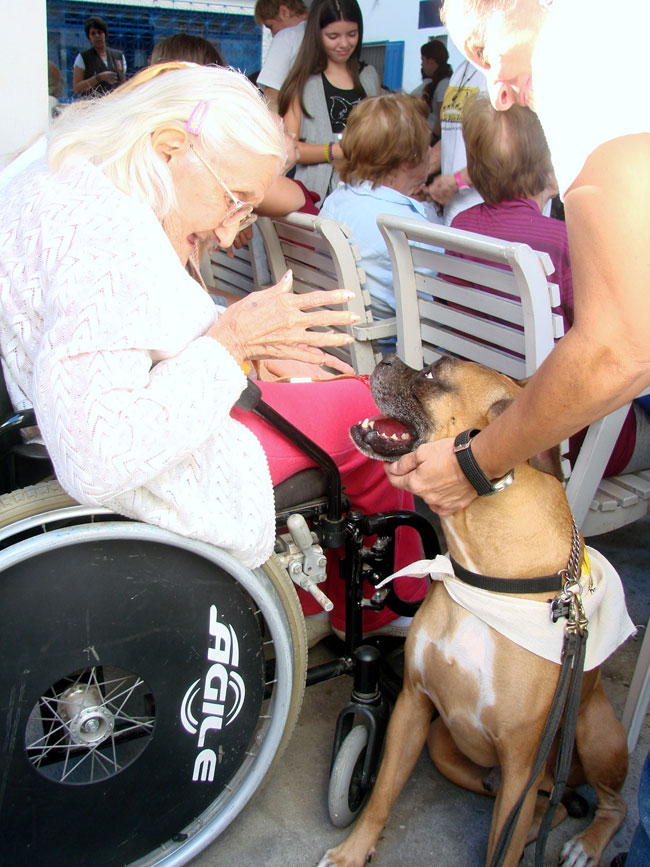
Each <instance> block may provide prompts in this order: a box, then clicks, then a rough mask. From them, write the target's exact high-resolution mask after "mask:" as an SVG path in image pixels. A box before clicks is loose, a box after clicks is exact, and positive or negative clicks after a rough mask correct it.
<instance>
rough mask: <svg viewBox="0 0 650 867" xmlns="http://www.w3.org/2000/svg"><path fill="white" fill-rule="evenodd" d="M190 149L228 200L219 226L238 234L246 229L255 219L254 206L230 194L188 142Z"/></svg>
mask: <svg viewBox="0 0 650 867" xmlns="http://www.w3.org/2000/svg"><path fill="white" fill-rule="evenodd" d="M190 148H191V149H192V150H193V151H194V153H195V154H196V156H197V157H198V158H199V159H200V160H201V162H202V163H203V165H204V166H205V167H206V169H207V170H208V171H209V172H210V174H211V175H212V176H213V177H215V178H216V179H217V181H218V182H219V185H220V186H221V187H222V189H223V191H224V192H225V194H226V196H227V197H228V198H229V199H230V201H231V204H230V205H229V206H228V208H227V209H226V213H225V214H224V215H223V217H222V219H221V225H222V226H227V225H230V226H231V227H235V226H236V228H237V230H238V231H239V232H241V230H242V229H246V228H248V226H252V225H253V223H254V222H255V220H256V219H257V214H253V213H252V211H253V208H254V207H255V206H254V205H251V204H250V202H242V200H241V199H240V198H238V197H237V196H236V195H235V194H234V193H232V192H231V191H230V190H229V189H228V187H227V186H226V184H225V183H224V182H223V181H222V180H221V178H220V177H219V175H218V174H217V173H216V172H215V170H214V169H213V168H212V166H211V165H210V163H209V162H208V161H207V160H205V159H204V158H203V157H202V156H201V154H200V153H199V152H198V151H197V150H196V148H195V147H194V145H193V144H192V143H191V142H190Z"/></svg>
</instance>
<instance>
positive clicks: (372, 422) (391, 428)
mask: <svg viewBox="0 0 650 867" xmlns="http://www.w3.org/2000/svg"><path fill="white" fill-rule="evenodd" d="M366 421H367V422H368V427H371V428H372V429H373V430H374V431H375V432H376V433H378V434H380V436H384V437H388V438H389V439H390V438H392V437H393V436H396V437H397V439H402V434H407V436H408V438H409V439H410V438H411V434H410V432H409V430H408V428H407V427H405V426H404V425H403V424H402V423H401V422H400V421H397V419H395V418H390V416H387V415H372V416H370V418H368V419H366ZM364 424H365V423H364Z"/></svg>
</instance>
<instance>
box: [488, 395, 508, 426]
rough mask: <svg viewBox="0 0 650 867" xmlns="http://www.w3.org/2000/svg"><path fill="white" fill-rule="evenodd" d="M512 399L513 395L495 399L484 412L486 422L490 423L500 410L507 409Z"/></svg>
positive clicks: (499, 413) (498, 414)
mask: <svg viewBox="0 0 650 867" xmlns="http://www.w3.org/2000/svg"><path fill="white" fill-rule="evenodd" d="M513 401H514V397H502V398H501V400H495V401H494V403H493V404H492V406H490V407H488V411H487V412H486V417H487V420H488V422H490V423H492V422H493V421H494V419H495V418H498V417H499V416H500V415H501V413H502V412H505V411H506V410H507V409H508V407H509V406H510V404H511V403H512V402H513Z"/></svg>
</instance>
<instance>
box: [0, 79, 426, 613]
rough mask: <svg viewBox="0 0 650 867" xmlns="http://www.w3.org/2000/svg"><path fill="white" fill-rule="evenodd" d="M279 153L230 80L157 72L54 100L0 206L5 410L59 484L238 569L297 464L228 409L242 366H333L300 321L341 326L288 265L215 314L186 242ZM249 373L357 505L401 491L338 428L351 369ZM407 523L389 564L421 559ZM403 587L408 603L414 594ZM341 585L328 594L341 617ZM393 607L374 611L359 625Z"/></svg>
mask: <svg viewBox="0 0 650 867" xmlns="http://www.w3.org/2000/svg"><path fill="white" fill-rule="evenodd" d="M284 160H285V145H284V138H283V134H282V132H281V129H280V126H279V125H278V122H277V120H276V119H275V118H274V117H273V115H272V114H271V113H270V112H269V111H268V109H267V108H266V106H265V104H264V102H263V101H262V99H261V98H260V96H259V94H258V93H257V91H256V89H255V88H254V87H253V85H251V84H250V83H249V82H248V81H247V80H246V78H245V77H244V76H243V75H241V74H239V73H237V72H234V71H232V70H227V69H222V68H214V67H200V66H194V65H191V64H170V65H167V66H164V65H163V66H159V67H153V68H150V69H147V70H145V71H143V72H142V73H141V74H140V75H139V76H136V78H134V79H132V80H131V81H130V82H128V83H127V84H125V85H123V86H122V87H121V88H118V89H117V90H116V91H115V92H114V93H112V94H109V95H108V96H105V97H102V99H97V100H93V101H86V102H80V103H77V104H75V105H72V106H70V107H69V108H67V109H66V110H65V111H64V112H63V114H62V115H61V117H60V118H59V119H58V120H57V122H56V123H55V125H54V126H53V129H52V131H51V135H50V141H49V146H48V155H47V162H46V161H39V162H36V163H34V164H33V165H32V166H30V167H29V168H28V169H27V170H25V171H24V172H22V173H21V174H19V175H18V176H17V177H16V178H15V179H14V180H13V182H12V184H11V185H10V186H9V187H8V188H7V190H5V195H4V201H3V203H2V206H1V207H0V214H1V219H2V226H3V230H2V234H1V235H0V292H1V297H2V311H1V313H0V351H1V354H2V361H3V363H4V368H5V372H6V378H7V386H8V389H9V393H10V396H11V399H12V401H13V403H14V406H17V407H25V406H28V405H31V406H33V407H34V408H35V411H36V415H37V418H38V423H39V428H40V431H41V435H42V437H43V439H44V442H45V444H46V446H47V449H48V452H49V454H50V456H51V458H52V461H53V464H54V468H55V471H56V474H57V477H58V479H59V481H60V482H61V484H62V486H63V487H64V488H65V490H66V491H67V492H68V493H69V494H70V495H71V496H73V497H74V498H75V499H77V500H79V501H81V502H84V503H89V504H92V505H100V506H106V507H108V508H110V509H112V510H114V511H116V512H119V513H122V514H124V515H127V516H129V517H132V518H136V519H139V520H143V521H147V522H150V523H154V524H157V525H159V526H162V527H165V528H168V529H171V530H174V531H176V532H178V533H181V534H184V535H187V536H190V537H193V538H198V539H202V540H205V541H207V542H210V543H213V544H216V545H219V546H222V547H223V548H225V549H227V550H229V551H230V552H232V553H233V554H235V555H236V556H237V557H239V558H240V559H241V560H242V562H243V563H245V564H246V565H248V566H251V567H254V566H257V565H259V564H261V563H262V562H264V560H266V559H267V558H268V556H269V555H270V554H271V552H272V550H273V542H274V535H275V534H274V529H275V526H274V506H273V485H275V484H278V483H279V482H281V481H283V480H284V479H285V478H287V477H288V476H290V475H292V474H293V473H295V472H297V471H298V470H300V469H303V468H304V467H305V466H308V465H309V463H310V462H309V460H308V459H307V458H306V457H305V456H304V455H303V454H302V453H301V452H300V451H299V450H298V449H297V448H295V447H294V446H293V445H292V444H291V443H287V442H286V441H285V440H284V438H283V437H281V436H280V435H279V434H277V433H276V432H275V431H274V430H273V429H271V427H270V426H269V425H267V424H266V423H265V422H264V421H263V420H261V419H260V418H258V417H257V416H254V415H253V414H250V413H244V412H241V411H239V410H237V409H236V408H234V404H235V402H236V401H237V399H238V398H239V396H240V394H241V392H242V390H243V389H244V387H245V385H246V381H247V379H246V373H247V372H248V370H249V368H250V363H251V362H255V361H257V360H258V359H273V360H274V361H275V363H280V364H281V362H278V361H277V360H279V359H288V360H289V363H290V364H291V363H293V364H295V363H299V364H301V365H302V366H303V367H304V366H305V365H309V369H313V370H314V371H315V370H317V369H319V370H320V368H319V367H318V366H319V365H321V364H322V363H323V362H325V361H328V363H331V364H335V362H333V361H332V359H331V356H329V355H327V354H326V353H325V352H324V351H323V350H322V349H320V348H319V347H321V346H325V347H328V346H334V345H340V344H343V343H345V342H348V341H349V339H350V338H348V337H347V335H345V334H344V333H339V332H335V331H324V332H323V331H318V332H316V331H313V330H311V329H312V328H313V327H314V326H333V325H345V324H347V323H350V322H352V321H353V319H354V317H353V316H352V314H350V313H348V312H343V311H335V312H332V311H328V310H314V309H312V308H318V306H319V305H321V304H323V302H324V301H325V298H324V295H325V293H323V292H313V293H309V294H306V295H294V294H293V293H291V291H290V290H291V275H290V274H287V275H285V277H284V278H283V279H282V280H281V281H280V283H279V284H277V286H274V287H271V288H270V289H267V290H264V291H260V292H256V293H253V294H252V295H250V296H248V297H247V298H245V299H243V300H241V301H240V302H238V303H236V304H234V305H232V306H230V307H228V308H227V309H226V310H224V311H221V310H220V309H219V308H217V307H216V306H215V304H214V303H213V302H212V300H211V298H210V296H209V295H208V294H207V292H206V291H205V287H204V286H203V285H202V284H201V282H200V277H199V276H198V272H197V270H196V269H195V267H193V262H194V261H195V254H196V248H197V244H198V243H199V242H201V241H208V240H209V241H213V240H215V239H216V241H217V242H218V243H219V244H220V245H221V246H223V247H229V246H230V245H231V244H232V242H233V239H234V237H235V235H236V234H237V232H238V231H240V230H241V228H242V226H243V225H244V224H245V223H246V222H247V221H248V220H249V219H250V217H251V212H252V210H253V208H254V207H255V205H257V204H258V203H259V202H260V201H261V200H262V197H263V196H264V192H265V190H266V188H267V187H268V186H269V184H270V183H271V181H272V180H273V179H274V178H275V177H276V175H277V174H278V172H279V171H280V169H281V167H282V164H283V162H284ZM188 272H190V273H188ZM193 277H194V279H193ZM348 297H349V294H348V292H347V291H346V290H344V289H341V290H336V291H334V292H330V293H327V302H328V303H329V304H331V303H337V302H343V301H345V300H346V299H347V298H348ZM285 363H286V362H285ZM287 369H289V368H287ZM320 372H321V375H322V370H321V371H320ZM261 385H262V388H263V396H264V399H265V400H266V401H267V402H268V403H269V404H271V405H272V406H274V408H275V409H276V410H278V411H279V412H281V413H282V414H283V415H284V416H285V417H287V418H289V420H291V421H293V422H294V424H296V425H297V426H298V427H300V428H301V429H302V430H304V431H305V433H306V434H307V435H308V436H311V437H312V439H315V440H316V441H317V442H319V443H320V444H321V446H323V447H324V448H325V449H326V450H327V451H328V452H329V453H330V454H331V455H332V456H333V457H334V458H335V460H336V461H337V464H338V465H339V468H340V470H341V474H342V477H343V482H344V484H345V485H346V488H347V492H348V494H349V496H350V498H351V500H352V502H353V503H354V504H355V506H356V507H357V508H359V509H361V510H363V511H370V510H372V511H379V510H386V509H400V508H404V507H408V506H409V505H410V504H411V502H412V501H411V498H410V495H408V494H403V493H402V492H398V491H395V490H394V489H392V488H391V486H390V485H389V484H388V483H387V481H386V479H385V476H384V473H383V470H382V469H381V466H380V465H379V464H375V463H373V462H372V461H367V460H366V459H364V458H363V457H362V456H361V455H360V454H359V453H358V452H357V450H356V449H355V448H354V447H353V446H352V443H351V441H350V439H349V435H348V430H349V426H350V424H352V423H354V422H356V421H358V420H359V418H363V417H364V415H366V416H367V415H372V414H373V412H376V409H375V406H374V403H373V402H372V399H371V396H370V392H369V389H368V387H367V383H366V382H365V381H364V380H363V379H361V378H354V377H346V378H342V379H332V380H331V381H323V382H304V383H279V382H268V383H261ZM407 535H408V536H409V537H410V542H409V540H407V539H406V537H405V540H404V543H403V544H402V545H401V550H400V557H399V559H400V560H401V561H402V563H406V562H410V561H411V560H413V559H416V558H417V556H419V550H418V549H417V546H416V545H415V544H414V541H415V540H414V538H413V536H414V534H407ZM405 580H406V582H407V583H406V584H405V585H403V586H402V587H401V589H400V593H401V595H402V596H403V597H404V598H405V599H413V598H417V597H418V596H420V595H422V593H421V586H420V582H417V581H414V580H413V579H405ZM342 584H343V582H341V581H336V582H334V583H332V586H329V585H328V587H327V588H326V590H327V592H328V593H330V595H331V596H332V597H333V601H334V603H335V609H334V611H333V612H332V623H333V624H334V625H336V626H338V627H340V628H341V629H343V628H344V588H342V587H339V585H342ZM314 606H315V603H314V601H313V600H312V599H311V597H309V598H308V599H307V601H306V602H304V603H303V608H304V610H305V613H307V614H309V613H313V612H314V610H315V608H314ZM394 617H395V615H394V614H392V613H390V612H387V611H386V612H373V613H371V614H370V615H369V616H368V619H366V621H365V622H364V623H365V628H366V629H376V628H379V627H381V626H383V625H384V624H386V623H387V622H388V621H389V620H391V619H392V618H394Z"/></svg>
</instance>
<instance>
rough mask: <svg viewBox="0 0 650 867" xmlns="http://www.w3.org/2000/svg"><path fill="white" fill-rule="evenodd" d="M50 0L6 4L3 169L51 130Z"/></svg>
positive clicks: (1, 66) (1, 22) (1, 30)
mask: <svg viewBox="0 0 650 867" xmlns="http://www.w3.org/2000/svg"><path fill="white" fill-rule="evenodd" d="M47 97H48V92H47V21H46V15H45V0H19V2H16V0H13V2H9V0H3V2H2V3H0V105H2V124H1V125H0V169H1V168H4V166H6V165H7V163H9V162H11V160H12V159H13V157H14V156H15V155H16V154H17V153H18V152H20V151H21V150H23V149H24V148H26V147H27V146H28V145H29V144H31V143H32V142H33V141H34V140H35V139H37V138H38V137H39V135H41V134H42V133H44V132H45V131H46V130H47V125H48V98H47Z"/></svg>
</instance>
